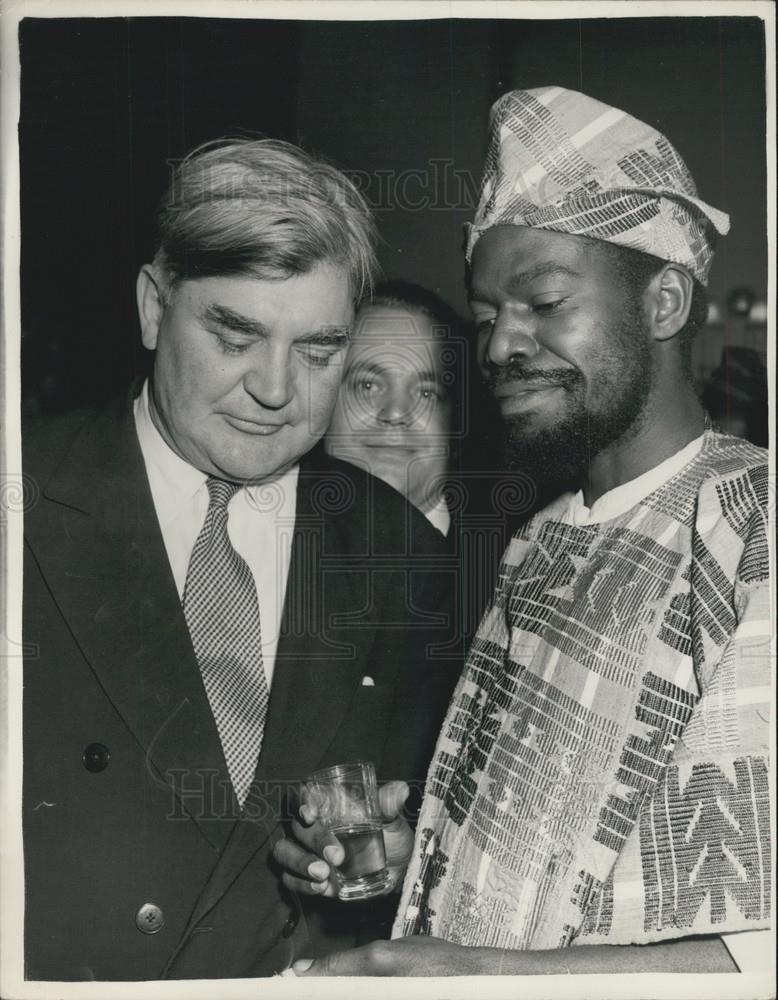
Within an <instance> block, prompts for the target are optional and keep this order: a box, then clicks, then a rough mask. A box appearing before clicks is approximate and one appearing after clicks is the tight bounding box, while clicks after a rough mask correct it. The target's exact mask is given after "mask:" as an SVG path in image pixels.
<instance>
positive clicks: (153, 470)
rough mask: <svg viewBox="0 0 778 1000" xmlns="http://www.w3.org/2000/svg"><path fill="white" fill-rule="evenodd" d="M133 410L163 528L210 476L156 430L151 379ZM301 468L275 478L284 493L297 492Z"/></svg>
mask: <svg viewBox="0 0 778 1000" xmlns="http://www.w3.org/2000/svg"><path fill="white" fill-rule="evenodd" d="M134 414H135V429H136V432H137V434H138V442H139V444H140V449H141V452H142V454H143V461H144V463H145V465H146V473H147V474H148V477H149V483H150V485H151V491H152V495H153V496H154V501H155V504H156V507H157V516H158V518H159V523H160V526H161V528H162V529H163V530H164V529H165V528H166V527H167V526H168V525H169V524H170V523H171V522H172V521H173V520H174V519H175V518H176V517H178V515H179V513H180V512H181V510H182V509H183V508H184V507H185V506H186V505H187V504H188V503H190V502H191V501H192V499H193V498H194V497H195V495H196V494H197V493H198V492H199V491H200V490H201V489H202V488H203V486H204V485H205V483H206V481H207V479H208V476H207V475H206V474H205V473H204V472H201V471H200V469H196V468H195V467H194V466H193V465H190V464H189V463H188V462H187V461H185V460H184V459H183V458H181V456H180V455H177V454H176V453H175V452H174V451H173V449H172V448H171V447H170V445H169V444H168V443H167V441H165V439H164V438H163V437H162V435H161V434H160V433H159V431H158V430H157V427H156V425H155V423H154V421H153V420H152V417H151V410H150V406H149V383H148V379H147V380H146V381H145V382H144V383H143V388H142V390H141V392H140V395H139V396H138V397H137V399H136V400H135V403H134ZM299 472H300V467H299V465H295V466H293V467H292V468H291V469H289V470H287V471H286V472H285V473H284V474H283V476H281V477H280V478H279V479H277V480H275V482H276V483H277V484H278V485H279V487H280V488H281V490H282V493H281V495H282V496H286V497H292V496H295V495H296V491H297V480H298V476H299ZM264 485H265V483H264V482H263V483H257V484H255V485H252V486H249V487H247V491H248V493H249V494H251V495H252V496H255V491H258V490H262V487H263V486H264ZM255 498H256V496H255ZM257 509H260V510H262V509H264V506H263V505H259V506H258V507H257Z"/></svg>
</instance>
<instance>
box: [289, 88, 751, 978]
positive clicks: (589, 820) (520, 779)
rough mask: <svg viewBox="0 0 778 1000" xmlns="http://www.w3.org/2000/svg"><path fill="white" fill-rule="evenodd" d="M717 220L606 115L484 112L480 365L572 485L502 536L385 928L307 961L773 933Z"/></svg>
mask: <svg viewBox="0 0 778 1000" xmlns="http://www.w3.org/2000/svg"><path fill="white" fill-rule="evenodd" d="M728 228H729V220H728V218H727V216H726V215H724V214H723V213H722V212H720V211H718V210H717V209H715V208H712V207H711V206H709V205H707V204H706V203H705V202H703V201H701V200H700V199H699V198H698V197H697V192H696V188H695V186H694V182H693V180H692V178H691V176H690V174H689V172H688V170H687V169H686V167H685V165H684V163H683V161H682V160H681V158H680V156H679V155H678V153H677V152H676V151H675V149H674V148H673V147H672V145H671V144H670V142H669V141H668V140H667V139H666V138H665V137H664V136H663V135H661V134H660V133H658V132H657V131H656V130H654V129H653V128H651V127H649V126H648V125H645V124H644V123H642V122H639V121H637V120H636V119H634V118H632V117H631V116H630V115H628V114H626V113H625V112H623V111H620V110H618V109H616V108H612V107H608V106H606V105H604V104H601V103H600V102H598V101H595V100H592V99H591V98H589V97H587V96H585V95H583V94H579V93H575V92H571V91H568V90H564V89H563V88H560V87H543V88H540V89H537V90H531V91H513V92H511V93H509V94H506V95H505V96H504V97H503V98H502V99H500V100H499V101H498V102H497V104H496V105H495V106H494V108H493V111H492V136H491V144H490V147H489V151H488V153H487V159H486V169H485V177H484V182H483V189H482V195H481V200H480V204H479V207H478V211H477V214H476V218H475V222H474V224H473V225H472V226H470V227H469V231H468V238H467V248H466V255H467V260H468V262H469V265H470V272H469V291H470V302H471V306H472V310H473V314H474V317H475V321H476V325H477V330H478V351H479V356H480V363H481V368H482V372H483V375H484V377H485V378H486V379H487V381H488V384H489V385H490V386H491V388H492V391H493V392H494V395H495V397H496V399H497V401H498V403H499V406H500V409H501V411H502V414H503V417H504V419H505V422H506V427H507V429H508V440H509V450H510V461H511V464H512V465H514V466H515V467H516V468H519V469H521V470H523V471H524V472H526V471H527V470H531V471H532V472H533V474H534V475H535V476H536V477H538V478H539V479H542V480H547V479H548V478H549V476H550V475H553V476H554V478H555V480H557V481H558V482H560V483H561V484H564V486H565V487H567V488H566V489H565V490H564V491H563V492H561V493H560V495H558V496H557V497H556V499H554V500H553V501H552V502H551V503H550V504H549V505H548V506H546V507H545V508H544V509H543V510H541V511H540V512H539V513H538V514H537V515H536V516H534V517H533V518H532V519H531V520H530V521H529V522H528V523H527V524H525V525H524V526H523V527H522V528H520V529H519V530H518V531H517V532H516V534H515V535H514V536H513V538H512V539H511V541H510V543H509V545H508V548H507V550H506V552H505V555H504V559H503V563H502V566H501V569H500V573H499V578H498V580H497V584H496V588H495V592H494V595H493V598H492V601H491V604H490V606H489V607H488V608H487V610H486V612H485V615H484V618H483V620H482V623H481V626H480V628H479V631H478V634H477V636H476V638H475V640H474V642H473V645H472V648H471V650H470V654H469V658H468V662H467V665H466V667H465V671H464V673H463V675H462V677H461V679H460V682H459V685H458V687H457V690H456V692H455V694H454V697H453V701H452V704H451V706H450V708H449V712H448V715H447V718H446V721H445V722H444V725H443V729H442V731H441V735H440V738H439V740H438V745H437V749H436V753H435V757H434V759H433V764H432V767H431V769H430V772H429V776H428V779H427V785H426V792H425V800H424V804H423V808H422V811H421V815H420V817H419V821H418V826H417V833H416V842H415V845H414V847H413V850H412V852H411V858H410V865H409V868H408V872H407V875H406V878H405V884H404V888H403V892H402V899H401V901H400V905H399V910H398V916H397V921H396V923H395V928H394V935H395V937H396V940H394V941H391V942H375V943H373V944H372V945H370V946H368V947H367V948H362V949H358V950H356V951H353V952H350V953H342V954H340V955H331V956H329V958H327V959H325V960H318V961H316V962H314V963H313V964H310V963H309V964H308V966H307V968H306V967H305V966H304V965H303V964H302V963H298V964H296V966H295V968H296V970H297V971H298V973H301V974H308V975H312V974H313V975H315V974H330V975H333V974H334V975H348V974H363V975H402V974H404V975H466V974H484V973H485V974H494V973H512V974H520V973H543V972H609V971H611V972H618V971H624V972H626V971H629V972H637V971H663V972H672V971H706V972H711V971H732V970H733V969H734V968H735V966H734V965H733V963H732V961H731V959H730V957H729V951H728V950H727V949H726V948H725V947H724V944H723V943H722V939H721V935H722V934H725V935H726V936H727V943H728V946H729V950H730V951H731V952H732V953H733V954H735V953H736V952H737V947H736V944H733V943H732V942H733V939H736V940H737V939H742V935H737V934H730V933H729V932H741V931H745V930H753V929H759V928H766V927H767V926H769V919H770V835H769V816H770V808H769V794H768V793H769V776H768V763H767V754H768V747H769V739H770V738H769V731H770V730H769V701H770V664H771V659H770V652H769V651H770V635H771V625H770V610H769V609H770V605H769V603H768V601H769V580H768V569H769V560H768V547H767V526H768V512H767V483H768V479H767V464H766V459H767V453H766V452H765V451H764V450H762V449H759V448H756V447H754V446H752V445H751V444H749V443H747V442H746V441H744V440H741V439H739V438H734V437H729V436H725V435H722V434H719V433H717V432H716V431H714V430H713V429H712V427H711V426H710V425H709V422H708V421H707V420H706V417H705V414H704V411H703V408H702V406H701V405H700V402H699V401H698V399H697V396H696V394H695V391H694V388H693V385H692V381H691V377H690V353H691V345H692V340H693V337H694V335H695V334H696V333H697V331H698V330H699V328H700V327H701V325H702V324H703V322H704V319H705V314H706V303H705V288H704V286H705V284H706V282H707V277H708V272H709V269H710V265H711V260H712V256H713V243H714V238H715V232H716V231H718V233H720V234H724V233H726V232H727V230H728ZM306 816H307V820H308V821H309V822H308V824H307V825H306V824H305V823H301V824H299V825H298V830H297V832H298V836H299V838H300V840H301V841H302V842H303V844H305V845H307V846H308V847H309V848H312V849H313V850H314V851H315V852H316V853H321V852H322V851H323V849H324V845H325V844H327V845H328V855H329V859H330V860H331V861H332V862H333V863H335V864H337V859H338V857H339V856H340V855H339V850H340V848H339V846H338V845H337V842H336V841H334V838H331V837H330V838H329V839H328V837H327V835H326V833H325V832H323V831H322V830H320V829H319V828H318V824H317V822H315V821H313V822H310V820H311V819H312V817H311V814H310V813H308V814H306ZM399 832H400V831H399V822H398V823H396V824H395V826H394V827H393V828H392V831H391V835H392V836H393V837H396V836H397V835H398V834H399ZM388 838H389V834H387V840H388ZM282 853H283V856H284V857H285V858H286V859H287V860H288V861H291V860H294V861H295V862H296V861H297V859H296V858H295V859H292V858H291V857H290V855H289V845H288V844H287V846H286V848H285V850H284V852H282ZM309 857H310V856H309ZM290 867H291V866H290ZM297 870H298V871H301V870H302V866H301V865H299V864H298V865H297ZM291 877H292V876H291V875H290V876H288V878H289V879H291ZM288 884H293V883H292V882H291V881H289V882H288ZM301 884H302V885H304V880H300V879H298V881H297V884H296V885H295V887H296V888H298V889H299V888H300V886H301ZM317 888H318V891H320V892H325V893H326V891H327V889H326V888H324V889H322V888H321V886H319V887H317ZM740 943H741V944H742V940H740Z"/></svg>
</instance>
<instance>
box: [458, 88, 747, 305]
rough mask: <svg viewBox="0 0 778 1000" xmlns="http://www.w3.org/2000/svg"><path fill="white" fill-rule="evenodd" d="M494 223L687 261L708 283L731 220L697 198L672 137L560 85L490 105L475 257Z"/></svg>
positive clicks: (470, 242)
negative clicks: (717, 241)
mask: <svg viewBox="0 0 778 1000" xmlns="http://www.w3.org/2000/svg"><path fill="white" fill-rule="evenodd" d="M497 225H514V226H528V227H533V228H536V229H551V230H555V231H556V232H561V233H570V234H572V235H574V236H588V237H591V238H592V239H597V240H605V241H606V242H609V243H616V244H619V245H620V246H625V247H631V248H632V249H634V250H641V251H642V252H644V253H649V254H653V255H654V256H655V257H659V258H660V259H661V260H667V261H674V262H675V263H677V264H683V265H684V266H685V267H687V268H688V270H689V271H690V272H691V273H692V274H693V275H694V276H695V277H696V278H697V279H698V280H699V281H700V282H701V283H702V284H703V285H705V284H707V280H708V272H709V270H710V265H711V261H712V259H713V250H714V244H715V238H716V237H715V233H716V231H718V232H719V233H721V234H722V235H723V234H725V233H727V232H728V231H729V217H728V216H727V215H726V214H725V213H724V212H721V211H719V210H718V209H716V208H713V207H712V206H711V205H708V204H707V203H706V202H704V201H702V200H701V199H700V198H698V197H697V189H696V187H695V185H694V181H693V180H692V177H691V175H690V173H689V171H688V169H687V168H686V165H685V163H684V162H683V160H682V159H681V157H680V156H679V154H678V152H677V151H676V150H675V149H674V148H673V146H672V145H671V143H670V142H669V141H668V140H667V139H666V138H665V136H663V135H662V134H661V133H660V132H657V130H656V129H654V128H652V127H651V126H650V125H646V124H645V123H644V122H641V121H638V120H637V119H636V118H633V117H632V116H631V115H628V114H627V113H626V112H625V111H620V110H619V109H618V108H612V107H609V106H608V105H607V104H602V103H601V102H600V101H596V100H594V99H593V98H591V97H587V96H586V95H585V94H579V93H578V92H576V91H573V90H566V89H564V88H563V87H539V88H538V89H536V90H512V91H510V92H509V93H507V94H505V95H503V97H501V98H500V99H499V100H498V101H497V102H496V103H495V104H494V106H493V107H492V111H491V116H490V142H489V147H488V151H487V155H486V162H485V166H484V174H483V180H482V182H481V196H480V201H479V204H478V209H477V211H476V214H475V220H474V222H473V224H472V225H466V226H465V232H466V236H467V243H466V257H467V260H468V261H469V260H470V258H471V255H472V253H473V248H474V246H475V244H476V242H477V241H478V238H479V236H480V235H481V234H482V233H484V232H485V231H486V230H487V229H490V228H491V227H492V226H497Z"/></svg>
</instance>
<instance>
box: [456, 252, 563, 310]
mask: <svg viewBox="0 0 778 1000" xmlns="http://www.w3.org/2000/svg"><path fill="white" fill-rule="evenodd" d="M547 275H559V276H560V277H563V278H580V277H582V275H581V273H580V272H579V271H576V270H575V269H574V268H572V267H568V266H567V264H560V262H559V261H556V260H544V261H540V263H538V264H535V265H534V266H533V267H528V268H527V270H526V271H518V272H517V273H516V274H514V275H512V277H511V278H510V279H509V281H508V284H507V290H508V291H509V292H517V291H520V290H521V289H522V288H523V287H524V286H525V285H527V284H529V283H530V282H531V281H535V280H536V279H537V278H544V277H546V276H547ZM467 299H468V302H488V301H489V294H488V293H487V292H485V291H483V290H481V289H479V288H477V287H475V286H473V287H472V288H471V289H470V292H469V294H468V297H467Z"/></svg>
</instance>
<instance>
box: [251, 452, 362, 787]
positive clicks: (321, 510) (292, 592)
mask: <svg viewBox="0 0 778 1000" xmlns="http://www.w3.org/2000/svg"><path fill="white" fill-rule="evenodd" d="M342 476H343V474H342V473H341V472H334V471H332V470H328V469H327V467H326V465H325V466H324V467H322V468H320V467H318V466H317V465H316V464H314V463H311V462H303V464H302V466H301V469H300V478H299V485H298V492H297V511H296V516H295V530H294V535H293V541H292V553H291V562H290V568H289V576H288V580H287V587H286V599H285V602H284V613H283V618H282V623H281V637H280V641H279V644H278V653H277V659H276V666H275V672H274V675H273V685H272V690H271V695H270V706H269V712H268V720H267V726H266V730H265V741H264V746H263V750H262V754H261V756H260V760H259V768H258V771H257V777H258V779H260V780H264V781H267V780H274V779H278V778H281V779H282V780H284V779H289V780H292V781H294V780H296V779H297V778H299V777H300V776H304V775H305V774H306V773H307V772H309V771H311V770H313V769H314V768H315V767H316V766H317V765H318V763H319V762H320V759H321V756H322V754H323V753H324V751H325V750H326V748H327V746H328V744H329V743H330V742H331V740H332V738H333V736H334V735H335V733H336V732H337V730H338V727H339V725H340V723H341V721H342V719H343V716H344V715H345V713H346V711H347V709H348V706H349V703H350V701H351V698H352V697H353V695H354V693H355V691H356V689H357V687H358V685H359V683H360V676H361V675H360V669H361V667H362V666H363V665H364V657H363V656H362V655H361V651H360V649H358V648H357V647H356V646H355V641H358V642H360V643H361V644H362V645H364V644H369V643H370V641H371V639H372V632H371V631H370V630H369V629H368V630H365V631H364V632H363V633H362V634H361V635H359V636H357V635H356V633H355V630H354V629H350V630H348V629H346V628H344V627H342V626H339V625H338V621H339V619H342V620H345V618H346V616H347V615H349V614H353V612H354V609H355V607H359V606H360V604H361V603H362V602H363V600H364V593H363V596H362V597H361V598H360V597H359V589H360V588H359V586H358V583H357V580H356V579H355V572H354V571H353V570H349V569H348V567H347V563H346V561H344V557H347V556H348V555H349V554H350V552H349V544H350V543H349V532H347V531H346V530H345V523H346V519H347V517H348V513H341V514H337V513H336V512H334V511H331V510H328V508H327V504H326V502H323V500H322V498H323V497H325V496H326V495H327V490H328V489H331V490H333V491H335V490H337V492H338V493H339V494H340V495H342V494H343V489H344V484H343V483H340V482H337V481H336V480H338V479H339V478H340V477H342ZM362 590H363V591H364V588H362Z"/></svg>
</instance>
